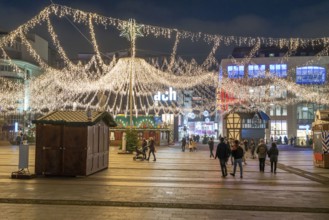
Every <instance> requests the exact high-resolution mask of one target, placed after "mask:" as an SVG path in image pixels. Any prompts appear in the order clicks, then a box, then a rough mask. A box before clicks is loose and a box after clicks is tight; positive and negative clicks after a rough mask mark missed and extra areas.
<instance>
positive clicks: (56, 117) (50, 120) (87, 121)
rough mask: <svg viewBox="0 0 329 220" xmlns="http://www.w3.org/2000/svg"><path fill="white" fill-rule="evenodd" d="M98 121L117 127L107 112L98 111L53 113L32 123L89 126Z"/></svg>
mask: <svg viewBox="0 0 329 220" xmlns="http://www.w3.org/2000/svg"><path fill="white" fill-rule="evenodd" d="M88 116H89V117H88ZM100 121H103V122H104V123H105V124H106V125H107V126H109V127H116V126H117V124H116V122H115V120H114V119H113V117H112V116H111V115H110V114H109V113H108V112H99V111H89V112H87V111H54V112H52V113H49V114H48V115H45V116H43V117H41V118H38V119H37V120H33V121H32V122H33V123H35V124H56V125H59V124H62V125H71V126H91V125H95V124H97V123H98V122H100Z"/></svg>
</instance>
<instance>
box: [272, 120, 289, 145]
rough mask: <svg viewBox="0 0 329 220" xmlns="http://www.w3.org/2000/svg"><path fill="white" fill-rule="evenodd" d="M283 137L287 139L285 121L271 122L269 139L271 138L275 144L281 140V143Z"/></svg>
mask: <svg viewBox="0 0 329 220" xmlns="http://www.w3.org/2000/svg"><path fill="white" fill-rule="evenodd" d="M285 137H286V138H289V137H288V133H287V121H286V120H271V139H272V138H273V141H275V142H277V141H278V140H281V143H283V142H284V140H285ZM279 142H280V141H279Z"/></svg>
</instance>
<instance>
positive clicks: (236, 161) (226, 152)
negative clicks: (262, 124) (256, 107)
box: [208, 138, 279, 179]
mask: <svg viewBox="0 0 329 220" xmlns="http://www.w3.org/2000/svg"><path fill="white" fill-rule="evenodd" d="M208 144H209V149H210V157H211V155H212V153H211V152H212V149H213V143H211V144H210V143H208ZM252 144H253V145H255V144H254V142H253V143H251V146H253V145H252ZM243 146H244V147H245V149H243V148H242V146H241V144H240V142H239V141H238V140H234V141H233V144H232V146H231V147H230V146H229V143H225V139H224V138H220V142H219V144H218V145H217V149H216V154H215V157H214V158H215V159H216V158H218V159H219V164H220V168H221V171H222V177H226V176H227V167H226V165H227V162H228V159H229V157H230V156H231V158H233V171H232V173H230V175H232V176H233V177H234V176H235V174H236V170H237V166H238V165H239V169H240V178H241V179H242V178H243V166H242V162H245V161H244V160H245V153H246V152H247V151H248V150H249V149H248V148H247V146H246V144H245V143H243ZM251 150H252V148H251ZM254 153H256V154H257V156H258V160H259V171H260V172H264V171H265V160H266V157H267V156H268V157H269V158H270V162H271V173H273V172H274V174H276V168H277V162H278V156H279V149H278V148H277V145H276V143H272V144H271V147H270V149H268V148H267V145H266V144H265V142H264V140H263V139H261V140H260V142H259V145H258V146H257V147H256V145H255V149H254V150H252V158H255V155H254ZM245 164H246V163H245Z"/></svg>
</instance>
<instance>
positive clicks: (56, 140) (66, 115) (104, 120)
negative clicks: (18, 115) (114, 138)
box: [33, 111, 116, 176]
mask: <svg viewBox="0 0 329 220" xmlns="http://www.w3.org/2000/svg"><path fill="white" fill-rule="evenodd" d="M33 123H35V124H36V150H35V151H36V152H35V173H36V174H37V175H58V176H86V175H90V174H93V173H95V172H97V171H100V170H103V169H106V168H108V163H109V128H110V127H115V126H116V122H115V121H114V119H113V117H112V116H111V115H110V114H109V113H107V112H98V111H87V112H86V111H55V112H52V113H50V114H48V115H46V116H43V117H41V118H39V119H37V120H35V121H33Z"/></svg>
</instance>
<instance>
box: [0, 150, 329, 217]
mask: <svg viewBox="0 0 329 220" xmlns="http://www.w3.org/2000/svg"><path fill="white" fill-rule="evenodd" d="M282 149H283V150H281V151H280V155H279V169H278V171H277V174H276V175H275V174H272V173H270V167H269V165H268V164H267V165H266V167H265V173H260V172H259V171H258V170H259V168H258V160H255V159H248V160H247V165H244V166H243V169H244V176H243V179H240V178H239V175H236V177H232V176H228V177H226V178H222V177H221V172H220V169H219V162H218V160H214V159H210V158H209V152H208V151H207V146H199V149H198V151H196V152H181V150H180V148H179V146H164V147H157V153H156V155H157V161H156V162H153V161H152V160H150V162H148V161H134V160H133V159H132V158H133V155H129V154H118V149H117V148H116V147H111V148H110V166H109V168H108V169H106V170H103V171H101V172H98V173H96V174H94V175H91V176H88V177H65V178H64V177H37V178H33V179H28V180H24V179H11V178H10V175H11V172H13V171H17V169H18V167H17V165H18V147H17V146H10V145H4V146H0V181H1V184H0V207H1V209H0V210H1V213H0V216H1V217H0V219H48V220H51V219H170V220H178V219H329V169H321V168H316V167H314V166H313V161H312V151H311V150H305V149H294V150H289V149H286V148H285V147H283V148H282ZM291 149H292V148H291ZM34 150H35V149H34V146H30V151H29V152H30V157H29V170H30V172H32V173H33V172H34ZM152 159H153V158H152ZM228 169H229V171H231V170H232V167H231V166H230V165H229V168H228Z"/></svg>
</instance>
